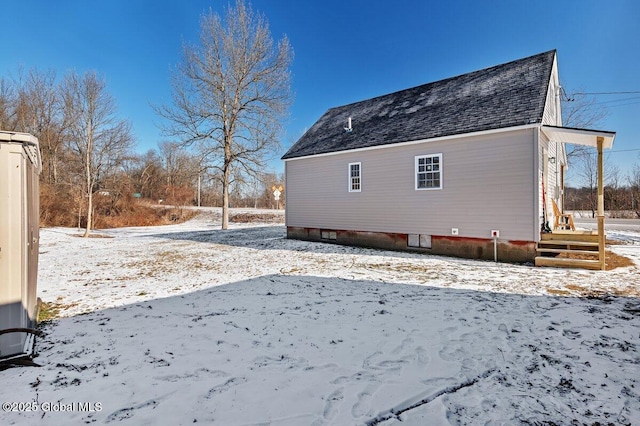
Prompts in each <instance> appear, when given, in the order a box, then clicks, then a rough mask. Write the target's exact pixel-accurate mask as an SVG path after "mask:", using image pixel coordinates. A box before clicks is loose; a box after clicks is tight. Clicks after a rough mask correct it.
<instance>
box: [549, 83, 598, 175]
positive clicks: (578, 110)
mask: <svg viewBox="0 0 640 426" xmlns="http://www.w3.org/2000/svg"><path fill="white" fill-rule="evenodd" d="M561 101H562V124H563V125H564V126H565V127H575V128H582V129H593V128H596V127H597V126H598V125H599V124H600V123H601V122H602V120H604V119H605V118H606V117H607V115H608V114H609V111H608V110H607V108H606V107H605V106H604V105H602V104H600V103H598V98H597V97H596V96H594V95H588V94H586V93H585V91H584V90H583V89H579V90H577V91H576V92H574V93H570V94H567V93H566V92H565V91H564V89H563V90H562V96H561ZM587 148H588V147H586V146H584V145H571V146H570V147H569V149H568V150H567V157H568V161H569V163H571V161H572V160H573V159H575V158H577V157H579V156H582V154H584V153H585V152H587V151H588V150H587Z"/></svg>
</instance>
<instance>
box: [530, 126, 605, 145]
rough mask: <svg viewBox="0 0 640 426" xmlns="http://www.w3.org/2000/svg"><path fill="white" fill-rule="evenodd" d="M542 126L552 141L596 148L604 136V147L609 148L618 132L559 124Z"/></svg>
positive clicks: (543, 131)
mask: <svg viewBox="0 0 640 426" xmlns="http://www.w3.org/2000/svg"><path fill="white" fill-rule="evenodd" d="M541 127H542V133H544V134H545V135H546V136H547V138H549V140H551V141H554V142H560V143H571V144H575V145H586V146H592V147H594V148H597V147H598V138H602V139H603V143H602V147H603V148H607V149H609V148H611V147H612V146H613V140H614V139H615V137H616V132H609V131H606V130H592V129H575V128H572V127H559V126H541Z"/></svg>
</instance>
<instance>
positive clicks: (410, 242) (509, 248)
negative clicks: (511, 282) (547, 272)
mask: <svg viewBox="0 0 640 426" xmlns="http://www.w3.org/2000/svg"><path fill="white" fill-rule="evenodd" d="M287 238H291V239H296V240H305V241H316V242H325V243H333V244H341V245H349V246H358V247H367V248H377V249H384V250H397V251H410V252H420V253H428V254H436V255H443V256H453V257H461V258H466V259H483V260H494V242H493V239H491V238H468V237H455V236H438V235H422V234H419V235H418V234H401V233H389V232H367V231H350V230H335V229H320V228H304V227H295V226H287ZM535 257H536V243H535V242H533V241H515V240H498V242H497V258H498V261H500V262H514V263H525V262H532V263H533V261H534V259H535Z"/></svg>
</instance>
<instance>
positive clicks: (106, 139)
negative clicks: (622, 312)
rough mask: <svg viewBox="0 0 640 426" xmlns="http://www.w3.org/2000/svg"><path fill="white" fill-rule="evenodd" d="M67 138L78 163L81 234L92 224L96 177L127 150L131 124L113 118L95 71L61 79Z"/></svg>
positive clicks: (111, 104)
mask: <svg viewBox="0 0 640 426" xmlns="http://www.w3.org/2000/svg"><path fill="white" fill-rule="evenodd" d="M62 93H63V97H64V107H65V117H66V121H67V123H68V129H67V138H68V142H69V144H70V148H71V150H72V152H73V153H74V154H75V158H76V160H77V161H78V163H79V164H80V165H81V166H82V172H83V176H84V180H83V186H84V195H85V197H86V199H87V220H86V227H85V232H84V237H88V236H89V233H90V231H91V226H92V214H93V195H94V191H95V190H96V187H97V184H98V182H99V179H100V178H101V177H102V175H103V174H104V173H106V172H108V171H111V170H113V169H114V168H116V167H118V165H119V164H120V162H121V161H122V160H123V159H124V158H125V157H126V155H127V152H128V151H129V150H130V148H131V146H132V143H133V138H132V135H131V125H130V124H129V123H128V122H127V121H125V120H119V119H117V118H116V116H115V114H116V103H115V100H114V98H113V97H111V95H110V94H109V93H108V92H107V89H106V83H105V81H104V80H103V79H101V78H100V77H98V75H97V74H96V73H95V72H87V73H86V74H84V75H83V76H79V75H77V74H76V73H75V72H71V73H69V74H68V75H67V76H66V77H65V79H64V82H63V89H62Z"/></svg>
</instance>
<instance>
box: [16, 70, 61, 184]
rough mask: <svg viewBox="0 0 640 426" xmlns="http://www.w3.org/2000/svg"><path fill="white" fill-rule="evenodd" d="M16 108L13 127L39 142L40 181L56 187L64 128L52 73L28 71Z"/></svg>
mask: <svg viewBox="0 0 640 426" xmlns="http://www.w3.org/2000/svg"><path fill="white" fill-rule="evenodd" d="M16 105H17V117H16V119H17V123H16V126H17V127H18V128H19V129H20V131H23V132H28V133H31V134H33V135H35V136H36V137H37V138H38V140H39V142H40V151H41V153H42V159H43V161H42V163H43V173H42V176H43V178H44V179H45V181H46V182H47V183H53V184H55V183H57V181H58V166H59V163H60V156H61V150H62V147H63V132H64V127H65V125H64V120H63V103H62V97H61V95H60V93H59V88H58V84H57V82H56V73H55V71H53V70H49V71H40V70H38V69H32V70H31V71H29V72H28V73H27V74H26V76H25V77H24V79H21V84H20V87H19V89H18V101H17V102H16Z"/></svg>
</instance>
